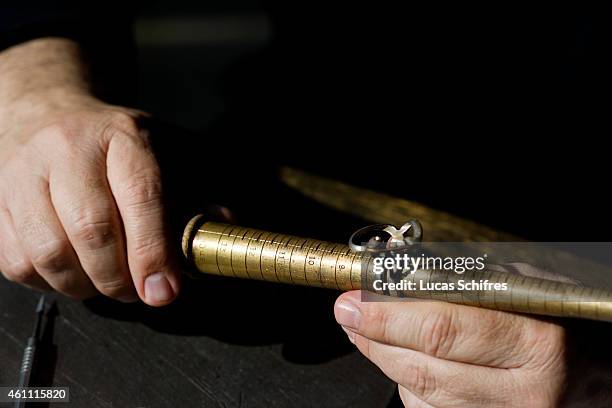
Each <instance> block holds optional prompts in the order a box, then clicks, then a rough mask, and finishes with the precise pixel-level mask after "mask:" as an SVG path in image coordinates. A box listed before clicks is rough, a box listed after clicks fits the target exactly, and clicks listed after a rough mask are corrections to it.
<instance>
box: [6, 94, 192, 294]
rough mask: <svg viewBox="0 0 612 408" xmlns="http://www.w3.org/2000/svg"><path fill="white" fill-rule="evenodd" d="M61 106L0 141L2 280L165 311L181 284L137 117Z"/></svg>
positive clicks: (111, 109)
mask: <svg viewBox="0 0 612 408" xmlns="http://www.w3.org/2000/svg"><path fill="white" fill-rule="evenodd" d="M60 105H61V107H58V108H57V109H48V111H46V113H45V114H44V115H33V118H32V120H31V121H29V122H28V123H20V124H19V125H14V126H11V127H9V128H8V129H6V130H4V131H2V132H0V271H2V274H3V275H4V276H5V277H6V278H8V279H9V280H12V281H16V282H19V283H22V284H25V285H27V286H31V287H35V288H39V289H54V290H56V291H58V292H61V293H63V294H65V295H68V296H71V297H75V298H79V299H83V298H87V297H90V296H93V295H95V294H98V293H102V294H104V295H106V296H109V297H112V298H114V299H117V300H120V301H124V302H131V301H135V300H138V299H139V298H140V299H142V300H143V301H144V302H146V303H147V304H149V305H152V306H161V305H165V304H167V303H169V302H171V301H172V300H173V299H174V298H175V297H176V295H177V293H178V290H179V285H180V282H179V277H180V275H179V273H178V268H177V267H176V264H175V259H174V255H173V253H171V251H170V250H169V246H168V243H167V237H166V228H165V225H164V211H163V207H162V186H161V179H160V170H159V167H158V164H157V162H156V160H155V157H154V156H153V153H152V150H151V148H150V145H149V141H148V136H147V133H146V132H145V131H143V130H142V129H140V127H139V125H138V118H139V117H140V116H141V115H142V113H140V112H137V111H134V110H130V109H127V108H121V107H115V106H110V105H106V104H104V103H102V102H100V101H97V100H95V99H94V98H77V100H76V101H75V102H74V103H69V104H60Z"/></svg>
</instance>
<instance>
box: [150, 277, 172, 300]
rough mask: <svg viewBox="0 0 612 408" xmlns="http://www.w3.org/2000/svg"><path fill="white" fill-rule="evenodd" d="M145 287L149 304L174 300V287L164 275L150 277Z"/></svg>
mask: <svg viewBox="0 0 612 408" xmlns="http://www.w3.org/2000/svg"><path fill="white" fill-rule="evenodd" d="M144 286H145V287H144V289H145V299H146V300H147V303H154V304H157V303H165V302H169V301H171V300H172V299H173V298H174V291H173V290H172V286H170V282H168V279H167V278H166V276H165V275H164V274H163V273H156V274H154V275H151V276H148V277H147V279H145V285H144Z"/></svg>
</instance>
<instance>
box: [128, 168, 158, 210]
mask: <svg viewBox="0 0 612 408" xmlns="http://www.w3.org/2000/svg"><path fill="white" fill-rule="evenodd" d="M123 191H124V194H125V195H126V196H127V198H128V201H129V202H130V203H131V205H132V206H134V207H137V208H143V207H149V206H151V205H158V204H160V203H161V198H162V184H161V179H160V177H159V175H158V173H157V172H156V171H154V170H149V171H142V172H140V173H139V174H135V175H133V176H132V178H131V180H130V181H129V182H127V183H126V184H125V186H124V190H123Z"/></svg>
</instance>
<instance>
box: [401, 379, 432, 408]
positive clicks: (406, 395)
mask: <svg viewBox="0 0 612 408" xmlns="http://www.w3.org/2000/svg"><path fill="white" fill-rule="evenodd" d="M397 389H398V392H399V396H400V398H401V399H402V402H403V403H404V406H405V407H406V408H433V405H429V404H428V403H426V402H425V401H423V400H421V399H419V398H418V397H417V396H416V395H414V394H413V393H411V392H410V391H408V389H407V388H406V387H403V386H401V385H398V386H397Z"/></svg>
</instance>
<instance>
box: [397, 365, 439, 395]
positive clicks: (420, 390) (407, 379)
mask: <svg viewBox="0 0 612 408" xmlns="http://www.w3.org/2000/svg"><path fill="white" fill-rule="evenodd" d="M403 377H404V380H403V381H402V384H403V385H405V386H406V388H408V389H409V390H411V391H412V392H413V393H415V394H416V395H418V396H419V398H421V399H424V400H427V399H430V398H431V397H432V396H433V395H434V393H435V392H436V390H437V384H436V378H435V376H434V375H433V374H432V372H431V370H430V369H429V367H428V366H427V365H426V364H412V363H408V364H407V365H406V367H405V369H404V376H403Z"/></svg>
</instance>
